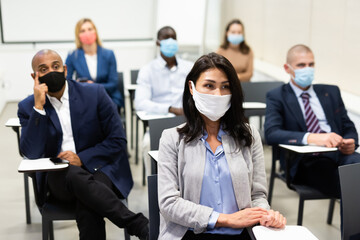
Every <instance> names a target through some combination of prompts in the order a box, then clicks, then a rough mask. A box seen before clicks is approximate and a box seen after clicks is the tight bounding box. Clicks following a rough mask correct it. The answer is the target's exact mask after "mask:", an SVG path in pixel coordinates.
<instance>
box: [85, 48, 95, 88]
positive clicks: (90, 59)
mask: <svg viewBox="0 0 360 240" xmlns="http://www.w3.org/2000/svg"><path fill="white" fill-rule="evenodd" d="M85 60H86V65H87V67H88V69H89V73H90V76H91V78H92V80H93V81H94V82H95V81H96V76H97V54H95V55H88V54H85Z"/></svg>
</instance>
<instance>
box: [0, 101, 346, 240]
mask: <svg viewBox="0 0 360 240" xmlns="http://www.w3.org/2000/svg"><path fill="white" fill-rule="evenodd" d="M16 111H17V104H16V103H8V104H7V105H6V107H5V108H4V110H3V112H2V113H1V115H0V153H1V155H2V157H1V167H0V178H1V181H0V239H41V218H40V214H39V212H38V210H37V208H36V205H35V202H34V201H33V196H32V191H31V214H32V215H31V219H32V223H31V224H29V225H28V224H26V221H25V204H24V183H23V175H22V174H20V173H18V172H17V167H18V164H19V162H20V160H21V159H20V157H19V154H18V149H17V140H16V134H15V132H13V131H12V129H11V128H6V127H5V122H6V121H7V119H8V118H11V117H16ZM264 152H265V162H266V171H267V173H268V174H269V172H270V164H271V148H269V147H268V146H264ZM130 153H131V156H132V157H131V158H130V163H131V169H132V173H133V178H134V182H135V185H134V188H133V190H132V192H131V193H130V196H129V198H128V200H129V208H130V209H131V210H133V211H135V212H143V213H144V214H145V215H146V216H148V205H147V188H146V186H145V187H143V186H142V185H141V165H140V164H139V165H136V164H135V163H134V162H135V161H134V156H135V154H134V150H131V151H130ZM30 187H32V186H30ZM31 190H32V188H31ZM328 204H329V201H328V200H324V201H323V200H316V201H307V202H305V210H304V220H303V225H304V226H305V227H307V228H308V229H309V230H310V231H311V232H312V233H313V234H314V235H315V236H316V237H317V238H319V239H327V240H335V239H340V216H339V211H340V210H339V203H336V205H335V212H334V218H333V223H332V225H328V224H327V223H326V217H327V209H328ZM272 208H273V209H275V210H278V211H280V212H281V213H282V214H283V215H284V216H286V218H287V221H288V225H295V224H296V219H297V208H298V196H297V194H296V193H294V192H293V191H291V190H289V189H287V187H286V185H285V184H284V183H283V182H281V181H279V180H275V189H274V196H273V203H272ZM106 226H107V239H109V240H110V239H124V236H123V231H122V230H120V229H118V228H117V227H115V226H114V225H113V224H112V223H111V222H109V221H107V224H106ZM54 229H55V238H56V239H78V231H77V227H76V223H75V221H57V222H55V223H54ZM132 239H135V238H132Z"/></svg>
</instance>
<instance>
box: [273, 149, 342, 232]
mask: <svg viewBox="0 0 360 240" xmlns="http://www.w3.org/2000/svg"><path fill="white" fill-rule="evenodd" d="M284 151H287V150H285V149H282V148H280V147H279V146H273V147H272V166H271V173H270V184H269V194H268V202H269V204H271V200H272V194H273V188H274V182H275V178H278V179H281V180H282V181H284V182H285V183H286V185H287V187H288V188H289V189H291V190H293V191H295V192H297V193H298V194H299V210H298V219H297V225H302V220H303V212H304V202H305V201H306V200H321V199H330V204H329V210H328V217H327V223H328V224H331V223H332V218H333V213H334V206H335V201H336V199H334V198H331V197H329V196H327V195H325V194H323V193H322V192H320V191H318V190H316V189H314V188H312V187H310V186H306V185H299V184H293V183H292V182H291V178H290V174H289V172H290V168H291V162H290V161H291V159H289V157H285V159H286V160H285V170H284V171H282V170H281V169H280V167H278V166H277V165H280V164H277V162H280V156H281V154H285V152H284Z"/></svg>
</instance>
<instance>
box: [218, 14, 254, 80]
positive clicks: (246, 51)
mask: <svg viewBox="0 0 360 240" xmlns="http://www.w3.org/2000/svg"><path fill="white" fill-rule="evenodd" d="M216 53H218V54H220V55H223V56H224V57H226V58H227V59H228V60H229V61H230V62H231V64H232V65H233V66H234V68H235V70H236V73H237V75H238V78H239V79H240V81H241V82H249V81H250V79H251V77H252V75H253V62H254V54H253V52H252V50H251V48H250V47H249V46H248V45H247V44H246V41H245V34H244V25H243V24H242V22H241V21H240V20H238V19H234V20H232V21H231V22H229V24H228V25H227V26H226V30H225V36H224V42H223V43H222V44H221V46H220V48H219V49H218V50H217V51H216Z"/></svg>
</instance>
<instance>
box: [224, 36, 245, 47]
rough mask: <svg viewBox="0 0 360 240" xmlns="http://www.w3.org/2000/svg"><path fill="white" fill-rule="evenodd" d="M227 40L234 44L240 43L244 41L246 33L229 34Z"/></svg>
mask: <svg viewBox="0 0 360 240" xmlns="http://www.w3.org/2000/svg"><path fill="white" fill-rule="evenodd" d="M227 40H228V41H229V42H230V43H231V44H234V45H238V44H240V43H242V42H243V41H244V35H242V34H229V35H228V36H227Z"/></svg>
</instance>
